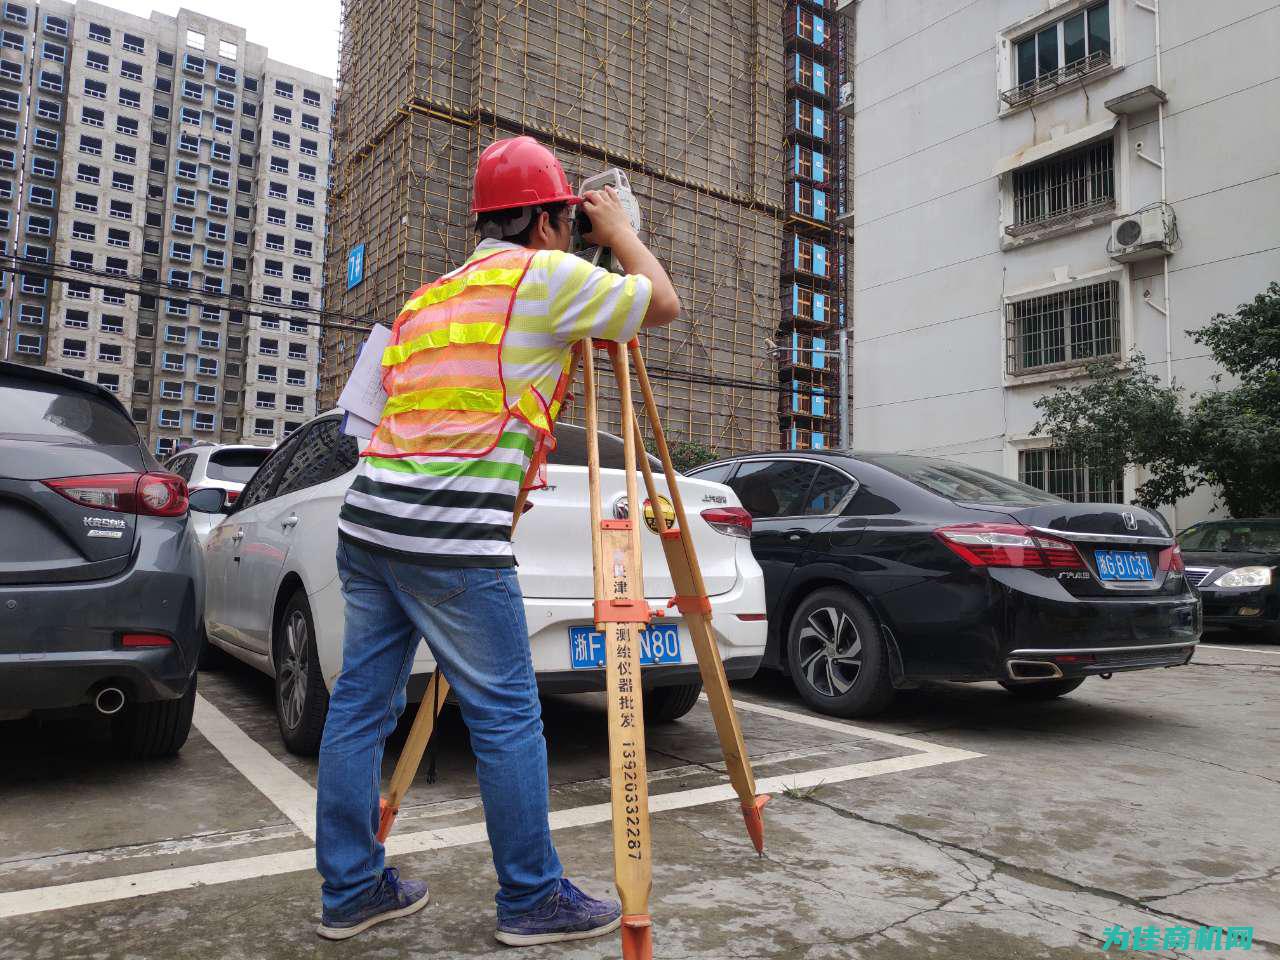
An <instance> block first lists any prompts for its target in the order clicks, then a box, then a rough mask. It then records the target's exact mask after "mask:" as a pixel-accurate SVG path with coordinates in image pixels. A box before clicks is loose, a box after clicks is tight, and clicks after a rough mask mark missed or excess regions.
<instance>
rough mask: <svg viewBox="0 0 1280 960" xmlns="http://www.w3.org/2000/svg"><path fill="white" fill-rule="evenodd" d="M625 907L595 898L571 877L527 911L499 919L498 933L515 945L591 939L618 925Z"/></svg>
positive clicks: (507, 942)
mask: <svg viewBox="0 0 1280 960" xmlns="http://www.w3.org/2000/svg"><path fill="white" fill-rule="evenodd" d="M621 920H622V907H620V906H619V905H618V904H616V903H614V902H613V901H612V900H594V899H592V898H591V897H588V896H587V895H586V894H585V893H583V892H582V891H581V890H579V889H578V888H577V887H575V886H574V885H573V884H572V883H570V882H569V881H568V880H564V879H561V881H560V889H559V890H557V891H556V892H555V893H553V894H551V896H549V897H547V899H546V900H544V901H542V903H540V904H538V905H537V906H536V907H534V908H533V909H532V910H530V911H529V912H527V913H522V914H520V915H518V916H515V917H507V918H506V919H503V920H499V921H498V929H497V931H496V932H495V933H494V936H495V937H496V938H497V939H498V941H499V942H500V943H505V944H507V945H508V946H512V947H530V946H533V945H534V944H538V943H559V942H560V941H562V940H589V939H590V938H592V937H599V936H602V935H603V934H606V933H609V932H611V931H613V930H617V929H618V924H619V923H620V922H621Z"/></svg>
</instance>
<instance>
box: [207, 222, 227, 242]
mask: <svg viewBox="0 0 1280 960" xmlns="http://www.w3.org/2000/svg"><path fill="white" fill-rule="evenodd" d="M204 235H205V237H206V238H207V239H209V240H214V241H217V242H218V243H226V242H227V225H226V224H225V223H214V222H213V221H212V220H210V221H209V222H207V223H206V224H205V227H204Z"/></svg>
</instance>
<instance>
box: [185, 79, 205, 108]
mask: <svg viewBox="0 0 1280 960" xmlns="http://www.w3.org/2000/svg"><path fill="white" fill-rule="evenodd" d="M182 96H183V99H185V100H194V101H195V102H196V103H200V102H201V101H203V100H204V84H203V83H200V82H199V81H196V80H183V81H182Z"/></svg>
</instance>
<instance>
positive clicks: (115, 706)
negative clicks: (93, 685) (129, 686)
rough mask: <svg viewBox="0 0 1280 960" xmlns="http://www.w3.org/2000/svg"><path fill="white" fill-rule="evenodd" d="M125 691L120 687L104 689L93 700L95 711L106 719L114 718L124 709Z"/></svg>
mask: <svg viewBox="0 0 1280 960" xmlns="http://www.w3.org/2000/svg"><path fill="white" fill-rule="evenodd" d="M124 703H125V699H124V691H123V690H121V689H120V688H119V687H103V688H102V689H101V690H99V691H98V695H97V696H96V697H94V698H93V706H94V709H95V710H97V711H98V713H100V714H102V715H103V716H104V717H112V716H115V715H116V714H117V713H119V712H120V711H121V710H123V709H124Z"/></svg>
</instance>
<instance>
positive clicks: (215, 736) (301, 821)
mask: <svg viewBox="0 0 1280 960" xmlns="http://www.w3.org/2000/svg"><path fill="white" fill-rule="evenodd" d="M194 722H195V726H196V729H197V730H199V731H200V733H201V735H203V736H204V738H205V739H206V740H208V741H209V742H210V743H211V744H213V746H214V748H215V749H217V751H218V752H219V753H220V754H222V755H223V756H224V757H226V759H227V761H228V762H229V763H230V764H231V765H232V766H233V767H235V768H236V769H237V770H239V771H240V773H241V774H242V775H243V776H244V778H245V779H246V780H248V781H249V782H250V783H251V784H253V785H254V786H255V787H257V788H258V790H259V791H260V792H261V793H262V795H263V796H264V797H266V798H267V799H268V800H270V801H271V802H272V803H273V804H275V805H276V807H277V808H278V809H279V810H280V812H281V813H283V814H284V815H285V816H286V817H288V818H289V819H290V820H292V821H293V823H294V825H295V826H297V828H298V829H299V830H301V831H302V832H303V833H304V834H306V835H307V839H308V840H315V838H316V792H315V790H314V789H313V788H312V786H311V784H309V783H307V781H305V780H303V779H302V777H300V776H298V775H297V774H296V773H294V772H293V771H292V770H290V769H289V768H288V767H286V766H285V765H284V764H283V763H281V762H280V761H279V760H277V759H276V758H275V757H273V756H272V755H271V754H270V753H268V752H267V750H266V748H264V747H262V746H261V745H260V744H259V743H258V742H257V741H256V740H254V739H253V738H252V737H250V736H249V735H248V734H247V733H245V732H244V731H243V730H241V729H240V728H239V727H237V726H236V725H235V724H234V723H232V722H231V720H230V719H229V718H228V717H227V716H226V715H225V714H223V713H222V712H221V711H220V710H218V708H217V707H215V706H214V705H213V704H211V703H210V702H209V701H208V700H206V699H205V698H204V697H202V696H200V695H199V694H196V710H195V717H194Z"/></svg>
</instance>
